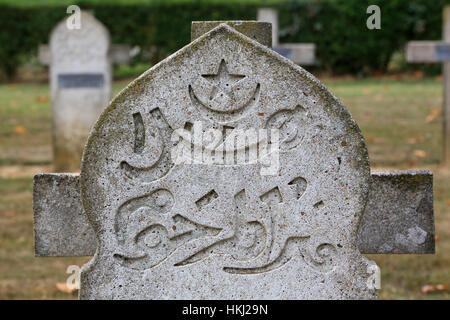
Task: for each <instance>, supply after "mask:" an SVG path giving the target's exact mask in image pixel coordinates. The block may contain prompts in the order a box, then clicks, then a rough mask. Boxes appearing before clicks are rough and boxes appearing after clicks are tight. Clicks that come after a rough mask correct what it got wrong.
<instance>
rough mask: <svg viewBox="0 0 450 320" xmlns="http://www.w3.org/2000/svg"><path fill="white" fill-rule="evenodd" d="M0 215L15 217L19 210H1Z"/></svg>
mask: <svg viewBox="0 0 450 320" xmlns="http://www.w3.org/2000/svg"><path fill="white" fill-rule="evenodd" d="M0 215H2V216H4V217H9V218H10V217H15V216H16V215H17V211H13V210H8V211H1V212H0Z"/></svg>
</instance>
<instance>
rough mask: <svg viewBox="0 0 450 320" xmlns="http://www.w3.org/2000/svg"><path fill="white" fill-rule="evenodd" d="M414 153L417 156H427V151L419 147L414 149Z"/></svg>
mask: <svg viewBox="0 0 450 320" xmlns="http://www.w3.org/2000/svg"><path fill="white" fill-rule="evenodd" d="M413 155H414V157H417V158H425V157H426V156H427V153H426V152H425V151H423V150H419V149H417V150H414V151H413Z"/></svg>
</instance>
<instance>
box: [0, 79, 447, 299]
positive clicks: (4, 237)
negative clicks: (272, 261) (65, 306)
mask: <svg viewBox="0 0 450 320" xmlns="http://www.w3.org/2000/svg"><path fill="white" fill-rule="evenodd" d="M322 80H324V82H325V84H326V85H327V86H328V87H329V88H330V89H331V91H333V92H334V93H335V95H336V96H338V97H339V98H340V99H341V100H342V101H343V102H344V104H345V105H346V106H347V107H348V109H349V110H350V112H351V113H352V115H353V116H354V118H355V119H356V121H357V123H358V124H359V126H360V128H361V130H362V132H363V134H364V136H365V138H366V141H367V143H368V147H369V154H370V158H371V161H372V167H373V169H374V170H382V169H389V170H392V169H431V170H433V172H434V177H435V178H434V195H435V198H434V200H435V201H434V209H435V218H436V234H437V236H438V241H437V243H436V254H435V255H395V256H394V255H391V256H389V255H370V256H369V258H371V259H374V260H376V262H377V263H378V265H379V266H380V267H381V271H382V283H381V285H382V290H381V298H382V299H413V298H415V299H448V298H449V297H450V292H449V291H443V292H435V293H431V294H422V293H421V287H422V286H423V285H426V284H447V285H450V170H448V169H443V168H440V167H439V159H440V156H441V144H442V143H441V142H442V132H441V127H442V124H441V121H442V116H441V114H440V110H441V104H442V83H441V81H440V80H439V79H425V80H408V81H405V80H402V81H400V80H390V79H365V80H351V79H350V80H336V79H322ZM126 84H127V81H120V82H116V83H115V84H114V92H115V93H117V92H118V91H119V90H120V89H122V88H123V87H125V85H126ZM48 95H49V88H48V85H47V84H9V85H0V123H1V126H0V194H1V196H0V299H20V298H24V299H48V298H57V299H74V298H76V295H74V294H68V293H65V292H62V291H59V290H58V289H57V287H56V283H58V282H65V280H66V278H67V276H68V275H67V274H66V273H65V271H66V268H67V267H68V266H69V265H72V264H76V265H81V264H83V263H85V262H86V261H88V260H89V258H35V257H34V254H33V218H32V187H33V184H32V177H33V175H34V174H35V173H38V172H51V170H52V168H51V109H50V108H51V107H50V102H49V96H48Z"/></svg>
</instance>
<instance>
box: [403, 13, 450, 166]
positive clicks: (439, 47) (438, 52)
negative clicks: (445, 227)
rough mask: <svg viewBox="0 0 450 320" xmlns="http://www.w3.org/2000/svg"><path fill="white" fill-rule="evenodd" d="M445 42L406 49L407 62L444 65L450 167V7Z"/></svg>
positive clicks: (444, 160)
mask: <svg viewBox="0 0 450 320" xmlns="http://www.w3.org/2000/svg"><path fill="white" fill-rule="evenodd" d="M442 37H443V41H411V42H408V44H407V48H406V60H407V61H408V62H416V63H442V64H443V71H444V104H443V108H442V109H443V112H442V114H443V142H444V149H443V156H442V163H443V164H444V165H445V166H447V167H450V6H446V7H444V10H443V28H442Z"/></svg>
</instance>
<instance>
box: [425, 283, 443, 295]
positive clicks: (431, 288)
mask: <svg viewBox="0 0 450 320" xmlns="http://www.w3.org/2000/svg"><path fill="white" fill-rule="evenodd" d="M447 289H448V286H447V285H446V284H426V285H424V286H422V288H421V289H420V291H421V292H422V293H423V294H427V293H431V292H436V291H447Z"/></svg>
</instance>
